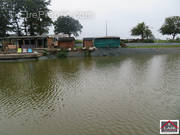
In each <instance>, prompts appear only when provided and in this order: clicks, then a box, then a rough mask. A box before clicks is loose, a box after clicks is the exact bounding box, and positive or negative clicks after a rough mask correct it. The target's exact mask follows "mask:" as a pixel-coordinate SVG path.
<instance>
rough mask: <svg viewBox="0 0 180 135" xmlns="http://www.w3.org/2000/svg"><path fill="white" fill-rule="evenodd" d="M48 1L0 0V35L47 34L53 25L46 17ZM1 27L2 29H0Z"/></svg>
mask: <svg viewBox="0 0 180 135" xmlns="http://www.w3.org/2000/svg"><path fill="white" fill-rule="evenodd" d="M50 2H51V1H50V0H0V5H1V6H0V31H1V32H0V33H2V34H1V35H4V36H5V35H6V33H7V32H8V31H12V32H14V33H16V34H17V35H18V36H22V35H24V34H25V35H31V36H33V35H42V34H44V33H48V27H49V26H50V25H51V24H52V23H53V22H52V20H51V18H50V17H49V16H48V13H49V11H50V10H49V8H48V6H49V5H50ZM1 27H2V28H1Z"/></svg>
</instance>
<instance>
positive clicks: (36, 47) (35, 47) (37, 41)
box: [35, 39, 38, 48]
mask: <svg viewBox="0 0 180 135" xmlns="http://www.w3.org/2000/svg"><path fill="white" fill-rule="evenodd" d="M35 42H36V43H35V44H36V45H35V48H37V46H38V43H37V42H38V40H37V39H35Z"/></svg>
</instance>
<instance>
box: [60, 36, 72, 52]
mask: <svg viewBox="0 0 180 135" xmlns="http://www.w3.org/2000/svg"><path fill="white" fill-rule="evenodd" d="M57 41H58V43H57V45H58V48H62V49H68V48H74V46H75V38H74V37H61V38H58V40H57Z"/></svg>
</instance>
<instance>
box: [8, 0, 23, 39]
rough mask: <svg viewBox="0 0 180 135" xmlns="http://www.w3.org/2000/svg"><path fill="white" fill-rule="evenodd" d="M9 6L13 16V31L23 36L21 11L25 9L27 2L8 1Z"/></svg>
mask: <svg viewBox="0 0 180 135" xmlns="http://www.w3.org/2000/svg"><path fill="white" fill-rule="evenodd" d="M7 2H8V5H9V13H10V16H11V24H12V27H13V31H14V32H15V33H16V34H17V35H18V36H21V35H23V31H22V26H21V22H22V21H21V11H22V9H23V7H24V2H25V0H7Z"/></svg>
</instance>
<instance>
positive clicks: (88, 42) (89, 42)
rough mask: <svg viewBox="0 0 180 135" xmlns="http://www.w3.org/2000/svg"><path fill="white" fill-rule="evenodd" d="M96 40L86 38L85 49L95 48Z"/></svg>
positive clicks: (84, 40)
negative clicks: (94, 41)
mask: <svg viewBox="0 0 180 135" xmlns="http://www.w3.org/2000/svg"><path fill="white" fill-rule="evenodd" d="M93 40H94V38H84V39H83V47H88V48H89V47H93V46H94V43H93Z"/></svg>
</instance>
